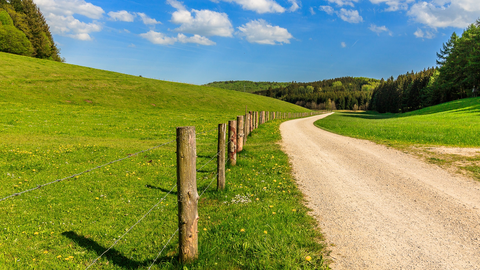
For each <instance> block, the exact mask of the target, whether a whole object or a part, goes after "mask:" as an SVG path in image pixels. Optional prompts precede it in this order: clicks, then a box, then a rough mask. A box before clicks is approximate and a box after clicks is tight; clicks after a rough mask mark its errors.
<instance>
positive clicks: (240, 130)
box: [237, 115, 245, 153]
mask: <svg viewBox="0 0 480 270" xmlns="http://www.w3.org/2000/svg"><path fill="white" fill-rule="evenodd" d="M243 125H244V123H243V115H239V116H237V153H240V152H242V150H243V137H244V136H245V134H244V129H243Z"/></svg>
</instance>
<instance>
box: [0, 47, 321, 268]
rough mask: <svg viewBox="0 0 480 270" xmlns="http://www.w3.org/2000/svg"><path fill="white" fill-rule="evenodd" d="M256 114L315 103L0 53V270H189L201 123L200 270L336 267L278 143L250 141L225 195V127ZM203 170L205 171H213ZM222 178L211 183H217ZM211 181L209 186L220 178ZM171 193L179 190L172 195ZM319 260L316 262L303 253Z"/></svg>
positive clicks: (262, 138)
mask: <svg viewBox="0 0 480 270" xmlns="http://www.w3.org/2000/svg"><path fill="white" fill-rule="evenodd" d="M245 106H248V109H249V110H271V111H283V112H302V111H306V110H305V109H303V108H301V107H297V106H294V105H292V104H288V103H285V102H281V101H278V100H274V99H270V98H265V97H261V96H256V95H251V94H247V93H240V92H234V91H225V90H223V89H218V88H213V87H202V86H195V85H187V84H180V83H171V82H164V81H158V80H152V79H145V78H140V77H135V76H129V75H123V74H119V73H113V72H108V71H101V70H95V69H91V68H85V67H79V66H74V65H67V64H62V63H58V62H53V61H46V60H39V59H34V58H27V57H21V56H16V55H10V54H5V53H0V115H1V116H2V117H1V118H0V140H1V141H2V144H1V145H0V199H1V198H4V197H6V196H8V195H10V194H13V193H16V192H20V191H23V190H28V189H31V188H35V187H37V186H38V185H40V184H44V183H47V182H50V181H54V180H56V179H60V178H63V177H67V176H71V175H75V174H77V173H79V172H84V171H85V170H88V169H91V168H94V167H96V166H98V165H101V164H106V163H108V162H110V161H114V160H117V159H121V158H125V157H128V156H129V155H131V154H133V153H136V152H138V151H140V150H144V149H149V148H151V147H154V146H159V145H162V144H166V145H164V146H161V147H159V148H158V149H155V150H151V151H147V152H144V153H141V154H139V155H136V156H132V157H131V158H129V159H126V160H123V161H120V162H117V163H113V164H109V165H107V166H105V167H102V168H100V169H97V170H94V171H92V172H90V173H86V174H82V175H79V176H75V177H73V178H71V179H68V180H64V181H62V182H60V183H56V184H52V185H49V186H46V187H43V188H41V189H39V190H35V191H32V192H29V193H25V194H23V195H21V196H18V197H15V198H12V199H8V200H4V201H0V250H1V251H2V252H0V269H73V268H80V269H84V268H85V267H87V266H88V265H89V264H90V263H91V262H92V261H93V260H94V259H95V258H97V256H99V255H100V254H101V253H103V252H104V251H105V250H106V249H107V248H108V247H110V246H111V245H112V244H113V243H114V242H115V241H116V240H118V239H119V238H120V237H121V236H122V235H123V234H124V233H125V232H126V231H128V230H129V229H130V228H131V226H132V225H134V224H135V223H136V222H137V221H138V220H139V219H140V218H141V217H142V216H143V215H144V214H145V213H147V212H148V211H149V209H151V208H152V206H154V205H155V204H156V203H159V204H158V206H157V207H155V208H154V209H153V211H152V212H151V213H150V214H149V215H148V216H146V217H145V219H144V220H142V222H140V223H139V224H138V225H137V226H136V227H134V228H132V229H131V231H130V232H129V233H128V235H126V236H125V237H124V238H122V239H121V240H120V241H119V242H118V244H117V245H116V246H115V247H114V248H113V249H112V250H110V251H109V252H108V253H107V254H106V255H105V256H104V257H102V258H101V259H100V260H99V261H98V262H97V263H96V264H95V265H94V266H93V268H94V269H147V268H148V267H149V266H150V265H151V264H152V263H153V261H154V259H155V258H156V257H157V254H159V252H160V251H161V250H162V248H163V247H164V246H165V249H164V250H163V252H162V253H161V255H160V257H159V259H158V260H157V262H156V263H154V264H153V267H152V269H181V268H182V266H181V265H179V263H178V259H177V257H176V255H177V252H178V240H177V239H178V236H174V237H173V238H172V241H171V242H168V240H169V239H170V237H171V236H172V235H174V233H175V230H176V228H177V224H178V220H177V216H176V213H177V207H176V200H177V199H176V193H175V191H176V188H175V184H176V168H175V164H176V155H175V149H176V148H175V142H174V140H175V127H178V126H189V125H194V126H195V127H196V130H197V155H198V158H197V168H199V169H200V168H201V169H200V170H199V172H198V175H197V185H198V190H199V193H201V192H205V193H204V194H203V195H202V197H201V199H200V202H199V215H200V220H199V231H200V233H199V249H200V257H199V260H198V261H196V262H195V263H193V264H192V265H189V266H188V268H189V269H215V268H217V269H251V268H261V269H267V268H271V269H279V268H289V269H291V268H305V269H318V268H322V269H323V268H326V266H325V263H324V260H323V253H324V251H323V246H322V245H321V244H319V243H320V241H319V239H320V238H321V236H320V235H319V233H318V232H317V230H315V223H314V222H313V219H312V218H311V217H309V216H308V215H307V212H308V209H306V208H305V207H304V206H303V205H302V200H303V199H302V195H301V193H300V192H299V191H298V189H297V188H296V186H295V182H294V181H293V179H292V178H291V174H290V167H289V165H288V158H287V156H286V155H285V154H284V153H283V152H282V151H281V150H280V147H279V146H278V145H277V144H276V142H277V141H278V140H279V139H280V135H279V131H278V125H279V123H280V122H279V121H273V122H270V123H268V124H266V125H264V126H262V127H261V128H259V129H257V130H256V131H255V132H253V133H252V136H251V137H249V140H248V142H247V145H246V148H245V151H244V152H242V153H240V154H239V157H238V163H237V166H235V167H231V168H230V167H229V168H228V170H227V189H226V190H225V191H224V192H216V190H215V183H214V180H215V168H216V165H215V162H211V163H208V161H209V160H210V159H211V157H213V156H215V154H216V152H217V150H216V136H217V134H216V127H217V125H218V124H219V123H223V122H226V121H227V120H231V119H233V118H234V117H236V115H240V114H243V113H244V112H245ZM204 165H205V166H204ZM212 181H213V184H212ZM210 184H211V185H210ZM170 191H171V192H170ZM307 256H309V257H308V258H309V259H310V258H311V260H306V259H305V258H306V257H307Z"/></svg>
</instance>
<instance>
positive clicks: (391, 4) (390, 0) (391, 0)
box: [370, 0, 415, 11]
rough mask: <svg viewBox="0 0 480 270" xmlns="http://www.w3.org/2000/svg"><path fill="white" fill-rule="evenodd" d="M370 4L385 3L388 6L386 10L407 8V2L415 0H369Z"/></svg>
mask: <svg viewBox="0 0 480 270" xmlns="http://www.w3.org/2000/svg"><path fill="white" fill-rule="evenodd" d="M370 2H371V3H372V4H382V3H385V4H386V5H387V6H388V8H387V9H385V10H386V11H398V10H407V9H408V4H409V3H413V2H415V0H370Z"/></svg>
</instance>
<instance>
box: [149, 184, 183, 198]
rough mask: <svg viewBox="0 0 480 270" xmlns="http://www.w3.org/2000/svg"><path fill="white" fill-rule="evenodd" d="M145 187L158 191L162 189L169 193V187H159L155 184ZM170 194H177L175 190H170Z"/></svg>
mask: <svg viewBox="0 0 480 270" xmlns="http://www.w3.org/2000/svg"><path fill="white" fill-rule="evenodd" d="M146 187H147V188H150V189H158V190H160V191H163V192H165V193H169V192H170V189H164V188H161V187H156V186H152V185H146ZM170 193H171V194H172V195H175V196H176V195H177V192H176V191H172V192H170Z"/></svg>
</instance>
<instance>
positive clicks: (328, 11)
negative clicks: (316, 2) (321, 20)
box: [318, 6, 335, 15]
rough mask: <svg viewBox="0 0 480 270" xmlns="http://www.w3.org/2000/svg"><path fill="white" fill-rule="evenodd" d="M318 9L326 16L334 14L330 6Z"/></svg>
mask: <svg viewBox="0 0 480 270" xmlns="http://www.w3.org/2000/svg"><path fill="white" fill-rule="evenodd" d="M318 9H320V10H321V11H325V12H326V13H327V14H328V15H332V14H333V13H335V10H334V9H333V8H332V7H331V6H320V7H319V8H318Z"/></svg>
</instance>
